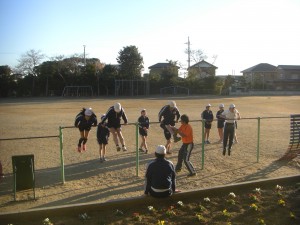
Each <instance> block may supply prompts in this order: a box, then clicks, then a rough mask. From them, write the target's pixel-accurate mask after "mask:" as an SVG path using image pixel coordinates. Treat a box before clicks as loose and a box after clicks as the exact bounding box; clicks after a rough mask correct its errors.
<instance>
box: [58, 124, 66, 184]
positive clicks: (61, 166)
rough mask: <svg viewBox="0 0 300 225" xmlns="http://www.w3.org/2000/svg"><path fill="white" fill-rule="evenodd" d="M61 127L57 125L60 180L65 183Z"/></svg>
mask: <svg viewBox="0 0 300 225" xmlns="http://www.w3.org/2000/svg"><path fill="white" fill-rule="evenodd" d="M62 130H63V128H62V127H61V126H60V127H59V143H60V169H61V180H62V183H63V184H64V183H65V164H64V152H63V132H62Z"/></svg>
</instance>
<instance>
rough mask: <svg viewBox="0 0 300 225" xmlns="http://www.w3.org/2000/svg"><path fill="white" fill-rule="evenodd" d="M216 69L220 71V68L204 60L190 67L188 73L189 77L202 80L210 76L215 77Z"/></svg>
mask: <svg viewBox="0 0 300 225" xmlns="http://www.w3.org/2000/svg"><path fill="white" fill-rule="evenodd" d="M216 69H218V67H216V66H214V65H213V64H210V63H208V62H206V61H205V60H202V61H200V62H198V63H196V64H194V65H192V66H190V68H188V73H189V76H194V77H196V78H199V79H201V78H205V77H209V76H215V75H216Z"/></svg>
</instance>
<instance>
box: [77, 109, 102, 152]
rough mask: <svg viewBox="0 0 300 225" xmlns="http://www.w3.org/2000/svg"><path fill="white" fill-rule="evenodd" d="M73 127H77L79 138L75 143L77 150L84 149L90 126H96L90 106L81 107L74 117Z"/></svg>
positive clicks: (95, 118)
mask: <svg viewBox="0 0 300 225" xmlns="http://www.w3.org/2000/svg"><path fill="white" fill-rule="evenodd" d="M74 125H75V127H77V128H78V129H79V132H80V138H79V141H78V145H77V151H78V152H82V151H86V143H87V140H88V136H89V132H90V130H91V127H92V126H97V116H96V115H95V113H94V112H93V109H92V108H87V109H86V108H83V109H82V111H81V112H80V113H79V114H78V115H77V116H76V118H75V124H74Z"/></svg>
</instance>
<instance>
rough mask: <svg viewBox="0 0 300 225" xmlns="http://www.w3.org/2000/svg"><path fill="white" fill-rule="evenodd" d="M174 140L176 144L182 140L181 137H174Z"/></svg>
mask: <svg viewBox="0 0 300 225" xmlns="http://www.w3.org/2000/svg"><path fill="white" fill-rule="evenodd" d="M173 139H174V143H176V142H178V141H180V140H181V137H177V136H175V135H174V137H173Z"/></svg>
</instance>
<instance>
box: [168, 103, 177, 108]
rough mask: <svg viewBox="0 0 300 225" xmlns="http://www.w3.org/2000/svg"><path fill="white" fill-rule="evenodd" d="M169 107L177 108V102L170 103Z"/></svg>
mask: <svg viewBox="0 0 300 225" xmlns="http://www.w3.org/2000/svg"><path fill="white" fill-rule="evenodd" d="M168 105H169V106H170V107H173V108H174V107H176V102H175V101H170V102H169V103H168Z"/></svg>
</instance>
